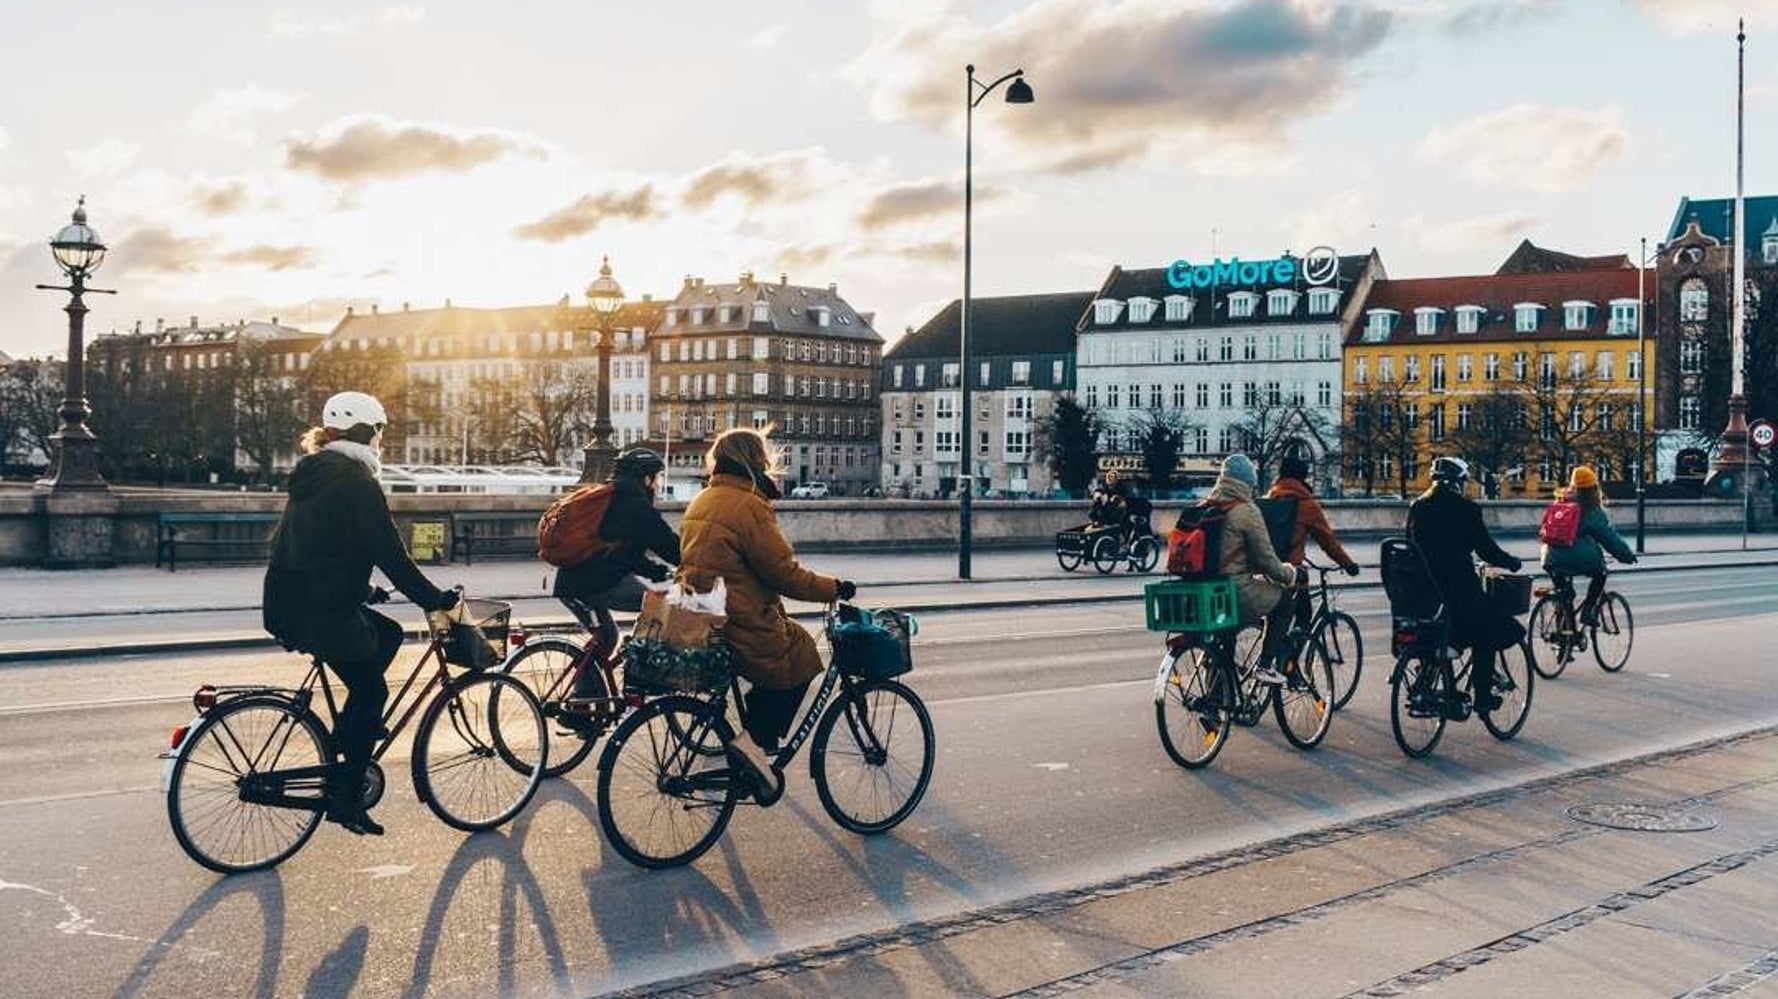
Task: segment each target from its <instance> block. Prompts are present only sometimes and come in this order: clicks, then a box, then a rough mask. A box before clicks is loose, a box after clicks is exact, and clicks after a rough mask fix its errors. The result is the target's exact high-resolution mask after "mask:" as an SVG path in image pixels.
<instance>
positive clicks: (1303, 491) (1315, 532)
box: [1266, 454, 1358, 630]
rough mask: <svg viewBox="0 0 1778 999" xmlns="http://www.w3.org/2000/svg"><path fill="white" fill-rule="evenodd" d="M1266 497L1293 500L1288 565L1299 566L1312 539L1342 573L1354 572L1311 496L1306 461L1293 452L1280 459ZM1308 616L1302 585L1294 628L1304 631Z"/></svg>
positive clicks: (1306, 593) (1354, 565) (1354, 566)
mask: <svg viewBox="0 0 1778 999" xmlns="http://www.w3.org/2000/svg"><path fill="white" fill-rule="evenodd" d="M1266 498H1267V499H1292V500H1296V527H1295V528H1294V529H1293V531H1292V533H1291V536H1290V551H1289V552H1288V553H1287V554H1286V555H1285V556H1284V560H1285V561H1287V562H1289V563H1290V564H1292V565H1302V564H1303V559H1304V558H1305V557H1306V555H1307V554H1308V553H1307V548H1308V541H1309V539H1310V538H1314V539H1315V544H1316V546H1317V547H1319V548H1320V549H1321V550H1322V551H1324V552H1326V553H1327V557H1328V558H1331V559H1333V560H1334V562H1335V563H1336V564H1338V565H1339V567H1340V568H1342V569H1344V570H1346V575H1348V576H1356V575H1358V563H1357V562H1356V561H1354V560H1353V558H1352V556H1351V555H1348V554H1347V553H1346V549H1345V547H1344V546H1342V545H1341V544H1340V539H1339V536H1338V535H1336V534H1334V529H1333V525H1332V524H1330V523H1328V521H1327V511H1325V510H1323V509H1322V508H1321V501H1320V500H1317V499H1316V498H1315V490H1314V489H1313V488H1312V487H1311V486H1310V485H1309V463H1308V461H1307V460H1305V459H1303V458H1301V457H1299V456H1297V455H1294V454H1293V455H1290V456H1288V457H1286V458H1285V459H1284V460H1283V461H1282V462H1280V463H1279V465H1278V481H1277V482H1274V483H1272V488H1270V489H1268V490H1266ZM1309 617H1310V607H1309V591H1308V589H1307V588H1306V587H1302V588H1298V590H1297V595H1296V623H1297V627H1299V628H1303V629H1305V630H1307V629H1308V627H1309Z"/></svg>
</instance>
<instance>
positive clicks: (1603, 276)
mask: <svg viewBox="0 0 1778 999" xmlns="http://www.w3.org/2000/svg"><path fill="white" fill-rule="evenodd" d="M1653 276H1654V275H1653V272H1652V271H1650V272H1649V273H1648V277H1649V279H1650V280H1648V281H1647V283H1646V286H1645V289H1644V290H1645V291H1646V293H1647V294H1648V295H1650V296H1653V294H1654V287H1655V282H1654V281H1653ZM1636 292H1637V271H1636V269H1635V268H1630V269H1627V270H1625V269H1615V268H1614V269H1610V270H1583V271H1550V272H1539V273H1528V274H1476V275H1469V276H1464V277H1433V278H1408V279H1403V280H1383V281H1378V282H1376V283H1375V284H1373V285H1371V289H1370V294H1369V295H1368V296H1366V298H1365V300H1364V303H1363V311H1362V312H1361V313H1360V314H1359V315H1358V317H1357V319H1356V320H1355V321H1354V322H1353V324H1352V328H1351V329H1350V330H1349V331H1348V333H1347V336H1346V343H1347V344H1349V345H1355V344H1364V345H1372V346H1374V345H1377V344H1388V343H1395V344H1407V343H1427V342H1435V343H1436V342H1462V343H1469V342H1475V341H1502V340H1528V339H1551V340H1562V339H1569V340H1573V339H1585V338H1590V337H1600V336H1605V335H1607V329H1608V326H1609V323H1610V318H1611V310H1610V303H1611V302H1612V301H1613V300H1616V299H1630V300H1632V301H1634V300H1635V298H1636ZM1575 301H1581V302H1590V303H1592V304H1593V305H1594V306H1596V308H1595V310H1594V312H1593V316H1592V321H1591V322H1590V323H1589V324H1588V325H1587V327H1586V328H1585V329H1580V330H1570V329H1567V328H1565V325H1564V321H1565V319H1566V316H1565V315H1564V311H1563V304H1564V303H1566V302H1575ZM1521 303H1530V304H1536V305H1541V306H1544V308H1543V309H1542V310H1540V314H1539V316H1538V325H1537V328H1536V329H1535V330H1532V331H1528V332H1521V331H1519V330H1518V329H1517V328H1516V325H1515V322H1514V319H1515V316H1514V309H1515V307H1516V306H1518V305H1520V304H1521ZM1460 306H1474V307H1478V308H1480V309H1481V310H1482V311H1481V313H1480V315H1479V323H1478V328H1477V330H1476V332H1474V333H1458V332H1456V322H1455V321H1454V315H1455V313H1456V311H1457V309H1458V307H1460ZM1421 308H1432V309H1440V310H1443V312H1444V314H1445V315H1444V316H1443V317H1442V321H1441V322H1440V323H1439V328H1438V331H1437V332H1436V333H1431V334H1426V335H1421V334H1419V333H1417V332H1415V325H1414V310H1415V309H1421ZM1375 309H1389V310H1392V311H1394V312H1396V313H1399V314H1400V316H1401V321H1399V322H1398V323H1397V324H1396V326H1395V329H1394V331H1393V332H1392V333H1390V335H1389V336H1388V337H1386V338H1383V339H1371V338H1369V337H1367V335H1366V325H1367V320H1366V317H1367V316H1368V314H1369V313H1370V312H1371V311H1372V310H1375Z"/></svg>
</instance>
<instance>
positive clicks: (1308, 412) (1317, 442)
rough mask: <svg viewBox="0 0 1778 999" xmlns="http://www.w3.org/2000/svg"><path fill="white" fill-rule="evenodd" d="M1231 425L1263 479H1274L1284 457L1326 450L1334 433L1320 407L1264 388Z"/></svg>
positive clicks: (1243, 450)
mask: <svg viewBox="0 0 1778 999" xmlns="http://www.w3.org/2000/svg"><path fill="white" fill-rule="evenodd" d="M1230 428H1231V429H1232V430H1233V431H1234V433H1235V439H1236V441H1237V443H1238V445H1239V447H1240V448H1241V451H1242V453H1244V454H1246V455H1247V457H1249V458H1252V459H1253V466H1254V470H1255V471H1257V472H1258V473H1259V480H1260V481H1261V482H1266V481H1268V480H1269V479H1270V478H1272V475H1273V472H1274V471H1275V470H1276V468H1277V466H1278V462H1279V461H1281V460H1282V459H1283V458H1284V457H1285V456H1287V455H1290V454H1293V453H1301V452H1304V451H1305V450H1306V451H1308V452H1309V453H1310V454H1313V453H1314V452H1316V451H1320V452H1323V453H1325V452H1326V451H1327V450H1329V448H1328V442H1329V441H1331V440H1333V439H1334V436H1335V435H1334V433H1333V429H1334V428H1333V424H1332V421H1331V420H1329V419H1328V417H1327V414H1325V413H1323V412H1322V411H1321V410H1319V409H1316V408H1314V407H1312V406H1308V405H1305V404H1304V402H1303V400H1302V399H1298V398H1291V397H1288V396H1284V395H1277V394H1273V393H1272V392H1270V391H1265V390H1259V391H1256V392H1255V395H1254V397H1253V399H1252V400H1251V401H1250V402H1249V403H1248V405H1247V412H1246V415H1244V416H1243V417H1242V418H1241V419H1240V420H1238V421H1236V422H1235V423H1233V424H1230Z"/></svg>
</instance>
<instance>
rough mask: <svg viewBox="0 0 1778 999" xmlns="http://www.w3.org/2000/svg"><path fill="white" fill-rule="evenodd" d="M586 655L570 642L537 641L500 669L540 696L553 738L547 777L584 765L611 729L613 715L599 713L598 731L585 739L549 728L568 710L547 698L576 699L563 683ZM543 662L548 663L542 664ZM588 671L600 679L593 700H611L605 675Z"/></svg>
mask: <svg viewBox="0 0 1778 999" xmlns="http://www.w3.org/2000/svg"><path fill="white" fill-rule="evenodd" d="M584 651H585V648H584V646H582V645H581V644H580V643H578V642H575V641H574V640H573V639H570V638H566V637H558V636H548V637H544V638H537V639H532V640H531V641H529V642H527V643H526V644H525V645H524V647H522V648H520V649H519V650H518V652H516V653H514V654H513V655H512V656H511V657H510V658H508V659H507V660H506V662H505V664H504V665H502V666H501V667H500V672H502V673H505V674H506V675H508V676H512V677H516V678H517V679H518V680H519V681H521V682H522V683H524V684H525V686H527V687H529V688H531V693H533V694H535V695H537V701H538V703H539V704H541V705H542V706H543V714H544V718H545V728H544V731H545V732H546V734H547V735H548V738H549V754H548V759H549V765H548V766H546V767H544V769H543V776H545V777H560V776H562V775H564V774H566V773H568V772H569V771H570V770H573V769H574V768H575V767H578V766H580V765H581V764H582V763H584V762H585V761H586V758H587V757H588V756H591V755H592V753H593V747H594V744H595V743H597V742H598V741H599V738H600V737H601V736H602V735H604V734H605V729H607V728H609V727H610V725H611V721H612V719H611V716H610V713H608V712H605V711H599V712H596V713H595V715H594V721H595V726H596V727H595V730H594V731H593V732H592V733H591V734H588V735H586V736H584V737H583V736H581V735H579V734H578V733H575V732H560V731H557V730H556V728H555V726H553V725H550V724H549V721H550V720H553V719H556V718H560V717H561V716H562V715H563V714H564V713H565V712H566V709H565V708H564V707H563V706H562V704H561V703H560V701H559V700H556V701H551V700H545V699H544V698H546V697H547V696H548V695H549V694H550V692H551V691H555V690H560V691H561V693H562V695H563V696H564V697H566V696H571V695H572V689H573V688H572V687H570V686H568V685H567V684H566V683H564V682H563V674H565V673H569V672H572V671H573V669H574V664H575V663H576V662H578V661H579V660H580V657H581V655H582V654H583V653H584ZM541 660H548V661H547V662H539V661H541ZM527 663H539V664H538V665H536V666H533V667H532V668H529V669H527V668H524V667H525V665H526V664H527ZM586 668H587V669H589V670H591V671H592V672H593V675H594V677H595V678H596V679H597V683H598V690H597V691H596V692H595V693H594V695H593V696H595V697H609V696H611V692H610V691H609V690H608V689H607V688H606V685H605V673H604V671H602V670H601V669H599V666H598V664H597V663H588V664H587V667H586ZM509 762H510V761H509Z"/></svg>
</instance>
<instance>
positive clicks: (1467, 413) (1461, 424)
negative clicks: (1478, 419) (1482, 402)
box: [1457, 402, 1475, 430]
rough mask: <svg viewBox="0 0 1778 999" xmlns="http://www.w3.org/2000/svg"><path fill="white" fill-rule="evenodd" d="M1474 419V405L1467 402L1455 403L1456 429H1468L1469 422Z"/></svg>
mask: <svg viewBox="0 0 1778 999" xmlns="http://www.w3.org/2000/svg"><path fill="white" fill-rule="evenodd" d="M1474 419H1475V407H1474V406H1472V405H1470V404H1469V403H1467V402H1460V403H1458V404H1457V429H1458V430H1468V429H1469V425H1470V422H1471V421H1473V420H1474Z"/></svg>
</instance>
